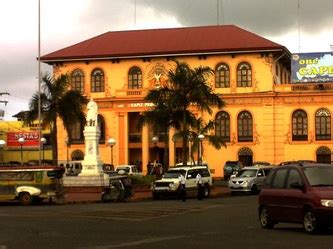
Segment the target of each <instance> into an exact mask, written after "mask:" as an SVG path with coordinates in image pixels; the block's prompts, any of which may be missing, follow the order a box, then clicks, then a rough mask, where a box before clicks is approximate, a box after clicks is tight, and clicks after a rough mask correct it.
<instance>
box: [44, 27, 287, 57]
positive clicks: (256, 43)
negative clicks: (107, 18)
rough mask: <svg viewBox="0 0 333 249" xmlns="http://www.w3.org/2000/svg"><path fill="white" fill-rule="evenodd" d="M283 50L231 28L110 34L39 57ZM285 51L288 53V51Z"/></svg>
mask: <svg viewBox="0 0 333 249" xmlns="http://www.w3.org/2000/svg"><path fill="white" fill-rule="evenodd" d="M272 50H286V51H288V50H287V49H286V48H285V47H283V46H281V45H279V44H277V43H274V42H272V41H270V40H267V39H265V38H263V37H261V36H259V35H256V34H254V33H251V32H249V31H246V30H244V29H242V28H239V27H237V26H234V25H223V26H205V27H187V28H169V29H149V30H133V31H113V32H107V33H104V34H101V35H99V36H96V37H93V38H91V39H88V40H86V41H83V42H80V43H78V44H75V45H73V46H70V47H67V48H63V49H61V50H58V51H55V52H52V53H50V54H47V55H44V56H42V57H41V60H42V61H44V62H55V61H63V60H77V59H103V58H121V57H144V56H159V55H164V56H165V55H179V54H191V53H195V54H200V53H202V54H204V53H218V52H220V53H223V52H241V51H272ZM288 52H289V51H288Z"/></svg>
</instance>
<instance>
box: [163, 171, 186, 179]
mask: <svg viewBox="0 0 333 249" xmlns="http://www.w3.org/2000/svg"><path fill="white" fill-rule="evenodd" d="M181 173H184V174H185V170H168V171H167V172H166V173H165V174H164V176H163V178H178V177H179V175H180V174H181Z"/></svg>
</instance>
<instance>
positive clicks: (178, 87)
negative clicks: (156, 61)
mask: <svg viewBox="0 0 333 249" xmlns="http://www.w3.org/2000/svg"><path fill="white" fill-rule="evenodd" d="M175 63H176V68H175V69H174V70H169V72H168V79H169V81H170V84H169V93H168V95H169V100H170V102H171V103H173V105H175V107H176V108H177V110H179V111H181V112H182V114H183V117H182V141H183V146H182V148H183V158H182V162H183V164H184V165H186V164H187V144H188V135H186V134H187V133H188V130H189V127H188V124H189V122H190V120H188V119H187V117H188V115H187V113H188V110H189V108H190V107H193V108H196V109H197V110H198V111H201V112H208V113H209V114H212V112H213V111H212V107H218V108H222V107H223V106H224V102H223V101H222V99H221V98H220V96H218V95H217V94H215V93H214V92H213V89H212V88H211V87H210V86H209V84H208V82H207V80H208V78H209V77H210V76H211V75H212V74H213V70H212V69H211V68H210V67H206V66H200V67H197V68H194V69H192V68H191V67H190V66H189V65H188V64H187V63H184V62H178V61H175Z"/></svg>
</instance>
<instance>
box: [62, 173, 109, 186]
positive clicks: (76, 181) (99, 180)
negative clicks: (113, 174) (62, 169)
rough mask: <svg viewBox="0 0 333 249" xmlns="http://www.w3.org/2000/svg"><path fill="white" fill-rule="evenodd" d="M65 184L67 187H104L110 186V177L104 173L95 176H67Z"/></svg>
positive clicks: (64, 180) (64, 179)
mask: <svg viewBox="0 0 333 249" xmlns="http://www.w3.org/2000/svg"><path fill="white" fill-rule="evenodd" d="M63 184H64V186H65V187H104V186H108V184H109V176H108V175H107V174H104V173H102V174H100V175H95V176H81V175H79V176H66V177H64V178H63Z"/></svg>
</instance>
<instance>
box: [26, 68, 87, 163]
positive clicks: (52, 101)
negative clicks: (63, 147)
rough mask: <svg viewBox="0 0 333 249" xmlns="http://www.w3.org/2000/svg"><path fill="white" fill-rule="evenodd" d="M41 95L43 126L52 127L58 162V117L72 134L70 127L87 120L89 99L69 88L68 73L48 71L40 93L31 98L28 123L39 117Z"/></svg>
mask: <svg viewBox="0 0 333 249" xmlns="http://www.w3.org/2000/svg"><path fill="white" fill-rule="evenodd" d="M39 96H40V100H41V101H40V103H41V122H42V123H41V124H42V126H43V127H45V126H48V127H50V139H51V141H50V142H51V145H52V158H53V161H54V163H57V160H58V154H57V151H58V146H57V145H58V143H57V125H56V122H57V118H58V117H59V118H60V119H61V120H62V122H63V125H64V127H65V129H66V131H67V134H70V129H71V127H72V126H73V125H74V124H76V123H77V122H81V123H83V122H85V114H84V111H83V108H84V107H85V105H86V104H87V102H88V100H87V98H86V97H85V96H83V95H82V94H81V92H79V91H76V90H70V89H69V79H68V75H67V74H61V75H60V76H59V77H57V78H53V77H52V76H51V75H50V74H48V73H47V74H45V75H44V76H43V77H42V82H41V92H40V94H39V93H38V92H37V93H35V94H34V95H33V96H32V98H31V100H30V103H29V111H28V115H27V116H26V118H25V120H24V121H25V123H26V124H30V123H32V122H34V121H36V120H37V119H38V103H39Z"/></svg>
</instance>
